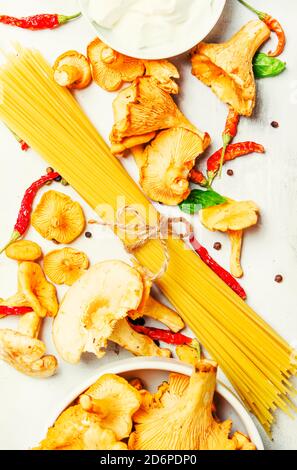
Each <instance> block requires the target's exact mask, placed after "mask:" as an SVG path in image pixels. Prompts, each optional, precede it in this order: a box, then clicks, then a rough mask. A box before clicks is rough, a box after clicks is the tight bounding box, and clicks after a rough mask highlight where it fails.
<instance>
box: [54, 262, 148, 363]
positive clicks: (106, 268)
mask: <svg viewBox="0 0 297 470" xmlns="http://www.w3.org/2000/svg"><path fill="white" fill-rule="evenodd" d="M143 291H144V286H143V280H142V276H141V274H140V273H139V271H138V270H137V269H136V268H133V267H131V266H129V265H128V264H126V263H124V262H122V261H106V262H103V263H99V264H97V265H95V266H93V267H92V268H90V269H89V271H87V272H86V273H85V274H84V275H83V276H82V277H81V278H80V279H79V280H78V281H77V282H76V283H75V284H74V285H73V286H72V287H71V288H70V289H69V290H68V292H67V294H66V295H65V297H64V300H63V302H62V304H61V305H60V309H59V312H58V315H57V317H56V319H55V321H54V326H53V338H54V342H55V345H56V348H57V350H58V352H59V353H60V355H61V356H62V358H63V359H64V360H65V361H67V362H70V363H72V364H76V363H78V362H79V360H80V357H81V355H82V353H83V352H93V353H94V354H96V356H97V357H98V358H101V357H102V356H104V354H105V348H106V346H107V340H108V338H109V337H110V336H111V334H112V331H113V329H114V327H115V325H116V323H117V321H118V320H120V319H122V318H125V317H126V316H127V315H128V313H129V311H130V310H137V308H138V307H139V305H140V303H141V302H142V297H143Z"/></svg>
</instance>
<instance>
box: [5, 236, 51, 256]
mask: <svg viewBox="0 0 297 470" xmlns="http://www.w3.org/2000/svg"><path fill="white" fill-rule="evenodd" d="M5 254H6V256H7V257H8V258H11V259H15V260H16V261H36V260H38V259H39V258H41V256H42V251H41V248H40V246H39V245H37V243H35V242H31V241H30V240H19V241H17V242H14V243H12V244H11V245H9V246H8V247H7V248H6V250H5Z"/></svg>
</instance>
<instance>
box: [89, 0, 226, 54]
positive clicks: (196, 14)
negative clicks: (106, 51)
mask: <svg viewBox="0 0 297 470" xmlns="http://www.w3.org/2000/svg"><path fill="white" fill-rule="evenodd" d="M225 3H226V0H80V5H81V10H82V12H83V14H84V16H85V17H86V18H87V20H88V21H89V22H90V23H91V25H92V26H93V28H94V29H95V31H96V33H97V36H98V37H99V38H100V39H101V40H102V41H103V42H105V43H106V44H107V45H108V46H110V47H111V48H113V49H115V50H116V51H118V52H121V53H122V54H126V55H128V56H130V57H136V58H138V59H148V60H154V59H165V58H168V57H173V56H176V55H179V54H182V53H184V52H186V51H188V50H189V49H191V48H192V47H194V46H195V45H196V44H198V42H200V41H201V40H202V39H203V38H205V36H207V34H208V33H209V32H210V31H211V30H212V29H213V27H214V26H215V25H216V23H217V22H218V20H219V18H220V16H221V14H222V12H223V9H224V6H225Z"/></svg>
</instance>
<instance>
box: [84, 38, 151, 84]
mask: <svg viewBox="0 0 297 470" xmlns="http://www.w3.org/2000/svg"><path fill="white" fill-rule="evenodd" d="M87 55H88V58H89V61H90V63H91V69H92V75H93V79H94V81H95V82H96V83H97V85H99V86H100V87H101V88H103V89H104V90H107V91H116V90H118V89H119V88H120V87H121V86H122V84H123V83H124V82H133V80H135V79H136V78H137V77H141V76H142V75H143V74H144V71H145V67H144V64H143V62H142V61H141V60H138V59H133V58H132V57H127V56H125V55H124V54H120V53H119V52H116V51H115V50H113V49H111V48H110V47H109V46H107V45H106V44H104V43H103V42H102V41H101V40H100V39H98V38H96V39H95V40H94V41H92V42H91V43H90V44H89V45H88V49H87Z"/></svg>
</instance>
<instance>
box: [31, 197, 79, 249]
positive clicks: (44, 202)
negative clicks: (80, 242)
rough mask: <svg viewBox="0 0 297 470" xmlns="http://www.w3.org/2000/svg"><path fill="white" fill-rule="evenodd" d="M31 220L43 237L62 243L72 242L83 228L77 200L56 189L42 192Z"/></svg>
mask: <svg viewBox="0 0 297 470" xmlns="http://www.w3.org/2000/svg"><path fill="white" fill-rule="evenodd" d="M31 222H32V225H33V227H34V228H35V230H37V232H39V233H40V235H41V236H42V237H43V238H46V239H47V240H54V241H56V242H58V243H63V244H68V243H71V242H73V241H74V240H75V239H76V238H77V237H79V235H81V233H82V232H83V230H84V228H85V217H84V213H83V211H82V208H81V207H80V205H79V204H78V202H74V201H72V199H71V198H70V197H69V196H66V194H62V193H59V192H57V191H48V192H46V193H45V194H43V196H42V198H41V200H40V202H39V204H38V206H37V207H36V209H35V210H34V212H33V214H32V217H31Z"/></svg>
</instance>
